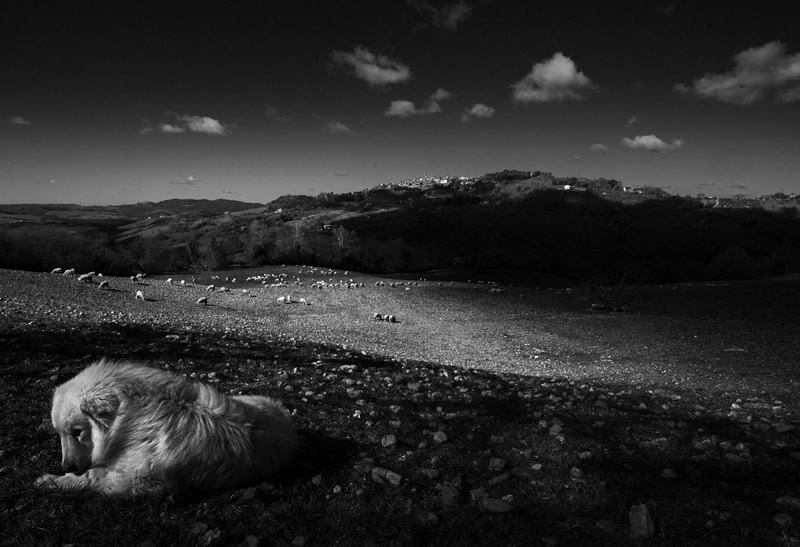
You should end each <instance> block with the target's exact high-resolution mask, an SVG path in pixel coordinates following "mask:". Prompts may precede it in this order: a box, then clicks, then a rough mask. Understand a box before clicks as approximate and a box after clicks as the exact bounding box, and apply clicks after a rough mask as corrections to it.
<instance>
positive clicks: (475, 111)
mask: <svg viewBox="0 0 800 547" xmlns="http://www.w3.org/2000/svg"><path fill="white" fill-rule="evenodd" d="M494 113H495V109H494V108H492V107H491V106H486V105H485V104H482V103H477V104H474V105H472V107H471V108H465V109H464V112H462V113H461V121H462V122H468V121H470V120H472V119H473V118H491V117H492V116H494Z"/></svg>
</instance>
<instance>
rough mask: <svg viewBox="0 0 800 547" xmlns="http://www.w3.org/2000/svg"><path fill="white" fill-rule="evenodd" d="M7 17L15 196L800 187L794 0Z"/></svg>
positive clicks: (677, 191) (13, 11) (1, 99)
mask: <svg viewBox="0 0 800 547" xmlns="http://www.w3.org/2000/svg"><path fill="white" fill-rule="evenodd" d="M7 16H8V20H9V21H13V22H14V25H13V27H12V29H11V31H10V32H8V33H6V34H5V35H4V39H5V40H6V43H5V44H4V45H5V46H6V47H4V48H2V50H3V52H2V53H0V56H2V59H3V61H4V66H6V67H7V69H6V71H5V74H4V75H3V78H4V81H3V85H1V86H0V188H2V196H0V202H2V203H4V204H23V203H27V204H52V205H55V204H76V205H84V206H91V205H124V204H134V203H139V202H143V201H150V202H160V201H164V200H168V199H209V200H213V199H231V200H236V201H242V202H252V203H262V204H266V203H269V202H271V201H273V200H275V199H277V198H278V197H280V196H283V195H287V194H295V195H297V194H300V195H309V196H316V195H318V194H320V193H323V192H334V193H342V192H355V191H361V190H364V189H367V188H373V187H375V186H378V185H380V184H382V183H396V182H399V181H402V180H407V179H413V178H418V177H422V176H424V175H425V174H429V175H432V176H468V177H479V176H482V175H484V174H487V173H493V172H498V171H502V170H504V169H521V170H530V171H535V170H541V171H547V172H552V173H553V175H554V176H556V177H572V176H575V177H585V178H590V179H591V178H601V177H602V178H607V179H616V180H619V181H620V182H621V183H622V184H624V185H625V186H652V187H658V188H662V189H664V190H665V191H667V192H668V193H670V194H672V195H676V196H690V197H694V196H696V195H697V194H699V193H703V194H706V195H709V196H718V197H726V196H733V195H738V194H743V195H748V196H753V197H757V196H763V195H771V194H775V193H777V192H783V193H786V194H791V193H797V192H800V180H799V179H798V173H800V154H798V153H797V151H798V150H800V132H798V131H797V129H796V128H797V127H799V126H800V53H798V52H799V51H800V39H798V38H797V36H796V32H794V30H793V20H794V19H793V17H792V10H791V8H790V7H787V6H786V5H784V4H783V3H777V2H776V3H772V2H767V3H766V4H764V3H760V4H758V5H753V4H752V3H748V2H744V1H735V2H726V3H719V4H718V3H714V2H709V3H702V4H697V3H686V2H680V1H675V2H669V1H658V2H646V3H636V4H635V5H632V6H631V5H627V4H625V3H622V2H610V3H607V4H605V5H602V6H599V5H584V4H583V3H580V2H564V3H560V4H559V5H558V6H532V5H529V4H527V3H518V2H502V1H490V0H460V1H450V2H444V3H442V2H435V3H434V2H429V1H426V0H406V1H399V0H397V1H392V0H379V1H376V2H374V3H370V4H368V5H364V4H363V3H360V2H355V1H344V2H341V3H336V4H335V5H331V4H327V3H322V4H293V5H282V6H280V7H273V6H270V5H268V4H263V5H262V4H259V3H249V2H246V3H242V4H236V5H223V4H221V3H211V4H204V5H195V4H192V3H189V2H176V3H171V4H169V5H168V6H166V7H165V6H158V7H153V8H152V9H151V8H149V6H148V5H145V6H141V5H130V6H113V5H104V4H98V5H92V6H89V5H61V4H56V5H53V6H50V7H49V9H48V10H46V11H45V10H43V9H42V8H41V6H35V5H26V3H23V2H20V3H15V4H14V5H12V6H11V7H10V8H8V9H7ZM20 44H25V47H20Z"/></svg>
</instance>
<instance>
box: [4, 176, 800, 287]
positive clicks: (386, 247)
mask: <svg viewBox="0 0 800 547" xmlns="http://www.w3.org/2000/svg"><path fill="white" fill-rule="evenodd" d="M798 208H800V204H799V203H798V200H797V197H796V196H785V195H775V196H767V197H763V198H759V199H756V200H752V199H744V198H741V199H735V198H726V199H717V198H705V197H699V198H686V197H676V196H670V195H669V194H667V193H666V192H664V191H663V190H659V189H653V188H631V187H626V186H623V185H622V184H621V183H620V182H619V181H615V180H609V179H582V178H574V177H571V178H558V177H553V176H552V175H551V174H550V173H546V172H540V171H533V172H531V171H509V170H506V171H501V172H498V173H490V174H487V175H484V176H482V177H477V178H467V177H446V178H437V177H422V178H419V179H413V180H409V181H401V182H399V183H396V184H383V185H379V186H376V187H374V188H370V189H365V190H362V191H358V192H348V193H342V194H332V193H323V194H320V195H318V196H314V197H312V196H302V195H288V196H282V197H280V198H278V199H277V200H274V201H272V202H270V203H267V204H257V203H241V202H236V201H230V200H215V201H204V200H198V201H193V200H169V201H164V202H160V203H139V204H135V205H123V206H114V207H88V208H80V207H76V206H66V205H49V206H48V205H41V206H40V205H19V206H0V222H2V221H3V220H5V222H6V223H5V224H2V223H0V241H3V242H5V244H6V248H7V249H8V251H7V252H6V253H5V255H4V256H3V257H2V259H1V260H0V266H6V267H14V268H21V269H29V270H39V271H41V270H49V269H52V268H53V267H56V266H63V267H67V265H73V266H75V267H77V268H78V269H84V270H97V269H101V270H103V271H107V272H112V273H131V272H136V271H145V272H151V273H155V272H165V271H170V272H180V271H202V270H207V269H219V268H226V267H231V266H233V267H241V266H256V265H261V264H281V263H290V262H294V263H304V264H310V265H320V266H329V267H341V268H348V269H355V270H360V271H369V272H383V273H386V272H425V271H431V270H453V269H455V270H471V271H475V270H489V271H492V270H494V271H506V270H509V269H513V270H521V271H529V272H532V273H535V274H537V275H538V274H546V275H549V276H556V277H562V278H568V279H573V280H581V281H584V282H591V283H594V284H608V283H620V282H622V283H630V282H646V283H656V282H674V281H691V280H713V279H757V278H763V277H769V276H780V275H785V274H787V273H792V272H797V271H800V214H798V210H800V209H798ZM31 243H32V244H31ZM87 257H90V259H88V258H87ZM531 277H532V278H533V277H535V276H534V275H532V276H531Z"/></svg>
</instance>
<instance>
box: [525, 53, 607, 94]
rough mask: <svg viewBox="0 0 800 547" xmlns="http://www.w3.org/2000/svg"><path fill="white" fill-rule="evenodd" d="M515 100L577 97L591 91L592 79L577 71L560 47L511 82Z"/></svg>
mask: <svg viewBox="0 0 800 547" xmlns="http://www.w3.org/2000/svg"><path fill="white" fill-rule="evenodd" d="M511 88H512V89H513V90H514V91H513V94H512V98H513V100H514V101H515V102H518V103H550V102H557V101H580V100H583V99H585V98H586V94H587V93H589V92H590V91H594V89H595V87H594V85H593V84H592V81H591V80H590V79H589V78H587V77H586V75H584V73H583V72H579V71H578V69H577V67H576V66H575V63H573V62H572V59H570V58H569V57H566V56H564V54H563V53H561V52H560V51H559V52H557V53H556V54H555V55H553V56H552V57H551V58H550V59H548V60H546V61H543V62H541V63H536V64H534V65H533V69H532V70H531V71H530V73H529V74H527V75H526V76H525V77H524V78H522V79H521V80H520V81H518V82H517V83H515V84H512V85H511Z"/></svg>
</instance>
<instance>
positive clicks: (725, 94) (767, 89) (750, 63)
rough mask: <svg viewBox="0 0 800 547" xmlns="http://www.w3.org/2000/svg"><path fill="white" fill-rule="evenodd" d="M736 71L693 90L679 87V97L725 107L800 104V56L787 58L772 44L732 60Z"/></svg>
mask: <svg viewBox="0 0 800 547" xmlns="http://www.w3.org/2000/svg"><path fill="white" fill-rule="evenodd" d="M733 61H734V63H735V66H734V68H733V70H731V71H729V72H726V73H724V74H706V75H704V76H703V77H702V78H698V79H696V80H695V81H694V82H693V83H692V85H691V86H687V85H685V84H676V85H675V87H674V90H675V91H677V92H679V93H685V94H690V95H695V96H697V97H700V98H701V99H712V100H716V101H721V102H723V103H730V104H739V105H748V104H753V103H756V102H761V101H767V100H774V101H776V102H779V103H792V102H797V101H800V53H795V54H787V53H786V45H785V44H783V43H781V42H769V43H767V44H764V45H763V46H761V47H754V48H750V49H746V50H744V51H742V52H740V53H737V54H736V55H735V56H734V57H733Z"/></svg>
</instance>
